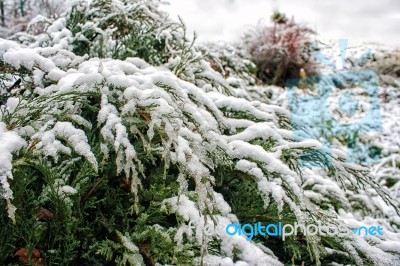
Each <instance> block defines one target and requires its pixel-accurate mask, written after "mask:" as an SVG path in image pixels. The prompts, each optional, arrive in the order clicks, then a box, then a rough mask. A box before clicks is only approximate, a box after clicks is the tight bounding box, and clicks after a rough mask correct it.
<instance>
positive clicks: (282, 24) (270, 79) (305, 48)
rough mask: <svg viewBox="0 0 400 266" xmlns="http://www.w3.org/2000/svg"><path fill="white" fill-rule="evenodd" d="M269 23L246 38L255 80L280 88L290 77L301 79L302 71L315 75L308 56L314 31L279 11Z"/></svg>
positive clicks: (314, 67)
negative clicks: (255, 67)
mask: <svg viewBox="0 0 400 266" xmlns="http://www.w3.org/2000/svg"><path fill="white" fill-rule="evenodd" d="M272 21H273V25H272V26H259V27H258V28H257V29H256V30H255V32H253V33H251V34H248V35H247V36H245V42H246V44H247V48H248V52H249V54H250V57H251V59H252V61H253V62H254V63H255V64H256V66H257V68H258V71H257V76H258V78H260V79H261V80H263V81H264V82H266V83H268V84H275V85H283V84H284V83H285V81H286V80H287V79H289V78H296V77H300V70H301V69H304V71H305V73H307V74H308V75H309V74H315V73H316V72H317V67H316V63H315V61H314V59H313V58H312V56H311V51H312V49H313V48H312V39H311V36H312V35H313V34H314V32H313V31H312V30H311V29H309V28H307V27H305V26H302V25H299V24H296V23H295V22H294V20H293V19H291V20H288V19H287V18H286V16H285V15H283V14H281V13H278V12H276V13H275V14H274V15H273V16H272Z"/></svg>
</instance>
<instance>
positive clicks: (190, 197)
mask: <svg viewBox="0 0 400 266" xmlns="http://www.w3.org/2000/svg"><path fill="white" fill-rule="evenodd" d="M35 23H42V24H44V25H45V26H46V27H45V32H44V33H42V34H34V33H33V32H32V31H31V32H29V31H28V32H27V33H21V34H19V35H18V40H19V41H18V42H16V41H9V40H4V39H1V40H0V68H1V74H0V81H1V83H0V84H1V106H0V121H1V122H0V183H1V196H2V198H3V199H2V200H1V202H0V212H1V213H2V216H1V218H0V219H1V223H2V227H1V228H0V264H2V265H17V264H18V263H21V264H26V263H31V265H108V264H110V265H155V264H156V263H159V264H161V265H201V264H202V265H282V264H284V263H293V264H300V263H302V262H304V263H306V264H307V265H308V264H309V263H314V264H320V263H321V262H324V263H330V262H334V261H337V262H342V263H343V262H344V263H356V264H359V265H363V264H366V265H368V264H371V263H372V264H377V265H378V264H379V265H391V264H392V263H394V262H395V261H396V260H397V259H398V257H397V256H398V254H397V255H396V253H395V251H387V250H385V249H384V248H380V247H379V245H381V246H388V245H390V244H391V243H394V242H395V241H398V239H399V237H398V233H397V232H396V230H395V229H394V228H393V227H392V225H391V223H390V222H388V223H387V224H385V229H386V230H388V232H390V236H391V237H390V239H388V240H385V239H379V238H378V237H372V238H370V239H365V238H363V237H358V236H348V237H343V238H340V237H332V236H319V235H316V236H309V235H306V236H304V235H302V234H299V235H297V236H291V237H288V238H287V239H286V240H285V241H282V240H281V239H280V238H277V237H262V236H257V237H255V238H254V239H253V240H252V241H248V240H246V237H245V236H238V235H237V236H229V235H227V234H226V232H225V230H223V229H221V228H224V226H226V225H228V224H229V223H233V222H235V221H239V222H240V223H247V222H249V223H255V222H257V221H258V220H260V219H261V221H263V222H269V223H278V222H280V221H281V222H284V223H294V222H297V223H302V224H305V225H309V224H317V222H318V221H324V222H326V223H330V224H343V225H345V224H346V221H345V220H344V219H343V216H344V214H345V213H346V212H348V213H350V212H352V210H353V208H354V206H355V205H354V204H352V202H353V201H354V200H353V201H352V200H351V199H349V198H348V197H347V194H349V193H350V194H352V195H364V196H365V195H367V194H366V193H369V194H368V195H373V196H376V197H377V198H379V200H380V202H381V204H382V206H386V207H387V208H393V206H394V207H397V205H396V204H397V203H396V202H395V201H394V200H392V199H391V198H390V196H389V193H388V192H387V191H386V190H384V189H382V188H381V187H380V186H379V185H378V184H377V183H375V182H374V181H373V178H371V176H370V175H369V173H368V171H367V170H366V169H364V168H362V167H360V166H357V165H350V164H348V163H346V162H345V156H343V155H342V153H341V152H340V151H337V152H336V151H335V152H334V153H333V154H332V155H331V156H332V157H333V158H327V156H329V155H327V154H325V153H323V152H321V151H320V150H319V149H318V148H320V147H321V144H320V143H319V142H318V141H316V140H315V141H303V142H296V141H294V140H293V139H292V137H291V129H292V128H291V127H292V126H291V125H290V123H289V122H288V116H289V113H288V111H287V110H286V109H284V108H281V107H279V106H276V105H271V104H267V102H268V101H267V99H262V98H260V97H257V99H255V97H254V96H252V93H250V92H249V91H247V90H246V89H245V88H242V87H239V88H238V87H232V86H231V85H230V83H229V82H228V81H226V80H225V79H224V77H223V76H222V75H221V74H220V73H219V72H216V71H214V70H213V68H212V66H211V64H210V62H208V61H207V58H208V57H207V56H206V54H205V53H206V52H207V51H204V49H198V48H197V46H196V44H195V42H194V41H193V40H191V39H189V38H188V37H187V35H186V30H185V26H184V25H183V24H182V23H179V22H173V21H170V20H169V19H168V17H167V16H166V15H165V14H163V13H162V12H159V11H158V9H157V3H156V2H155V1H154V2H153V1H147V2H140V3H139V2H138V3H135V2H133V1H123V0H92V1H90V3H88V2H87V1H80V2H78V3H77V4H76V5H74V6H72V7H71V8H70V9H69V10H68V11H67V13H66V14H65V16H63V17H61V18H59V19H55V20H52V21H51V20H45V21H44V20H36V21H35ZM34 26H35V24H34V23H32V24H31V27H34ZM200 50H201V51H202V52H200ZM249 75H250V74H249ZM243 77H245V75H244V76H241V77H237V78H238V79H240V78H243ZM304 150H308V151H309V154H312V160H314V161H315V162H316V163H319V164H320V165H321V166H324V165H325V164H326V162H327V161H328V159H329V161H332V163H331V167H330V168H329V169H327V170H321V169H319V170H318V171H312V170H310V169H303V168H300V167H299V162H298V160H299V154H300V153H301V152H303V151H304ZM326 187H329V189H330V190H326V189H324V188H326ZM318 189H320V190H318ZM330 192H332V193H330ZM346 193H347V194H346ZM360 193H361V194H360ZM355 201H356V200H355ZM364 211H365V216H368V215H369V214H370V210H368V209H365V210H364ZM362 218H363V217H361V220H362ZM371 219H373V218H371ZM189 224H192V225H193V228H192V227H191V226H189ZM207 224H210V225H213V226H215V227H216V230H215V231H214V233H213V234H211V235H210V234H205V233H204V227H205V226H206V225H207ZM218 225H222V227H218ZM347 226H350V225H347ZM218 228H219V229H218ZM391 241H392V242H391ZM392 265H393V264H392Z"/></svg>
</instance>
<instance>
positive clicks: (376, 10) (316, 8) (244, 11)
mask: <svg viewBox="0 0 400 266" xmlns="http://www.w3.org/2000/svg"><path fill="white" fill-rule="evenodd" d="M168 2H169V4H168V5H166V6H164V10H166V11H167V12H168V13H170V14H171V18H173V19H176V18H177V16H178V15H179V16H181V17H182V19H183V20H184V22H185V23H186V24H187V27H188V28H189V30H191V31H196V32H197V33H198V37H199V40H201V41H209V40H210V41H211V40H212V41H216V40H224V41H231V40H236V39H237V38H238V37H239V36H240V35H241V34H243V33H244V32H245V31H247V30H248V28H250V27H252V26H254V25H256V24H257V23H258V22H259V21H260V19H265V20H266V21H269V17H270V16H271V14H272V12H273V11H274V10H279V11H280V12H283V13H285V14H286V15H287V16H288V17H292V16H294V18H295V20H296V21H297V22H299V23H304V24H306V25H307V26H308V27H310V28H312V29H313V30H315V31H316V32H317V33H318V34H319V38H326V39H349V42H351V43H353V44H355V43H360V42H377V43H385V44H388V45H396V46H397V45H399V44H400V34H399V29H400V1H398V0H380V1H376V0H353V1H348V0H338V1H333V0H329V1H318V0H302V1H298V0H284V1H279V0H219V1H214V0H190V1H187V0H169V1H168Z"/></svg>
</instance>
